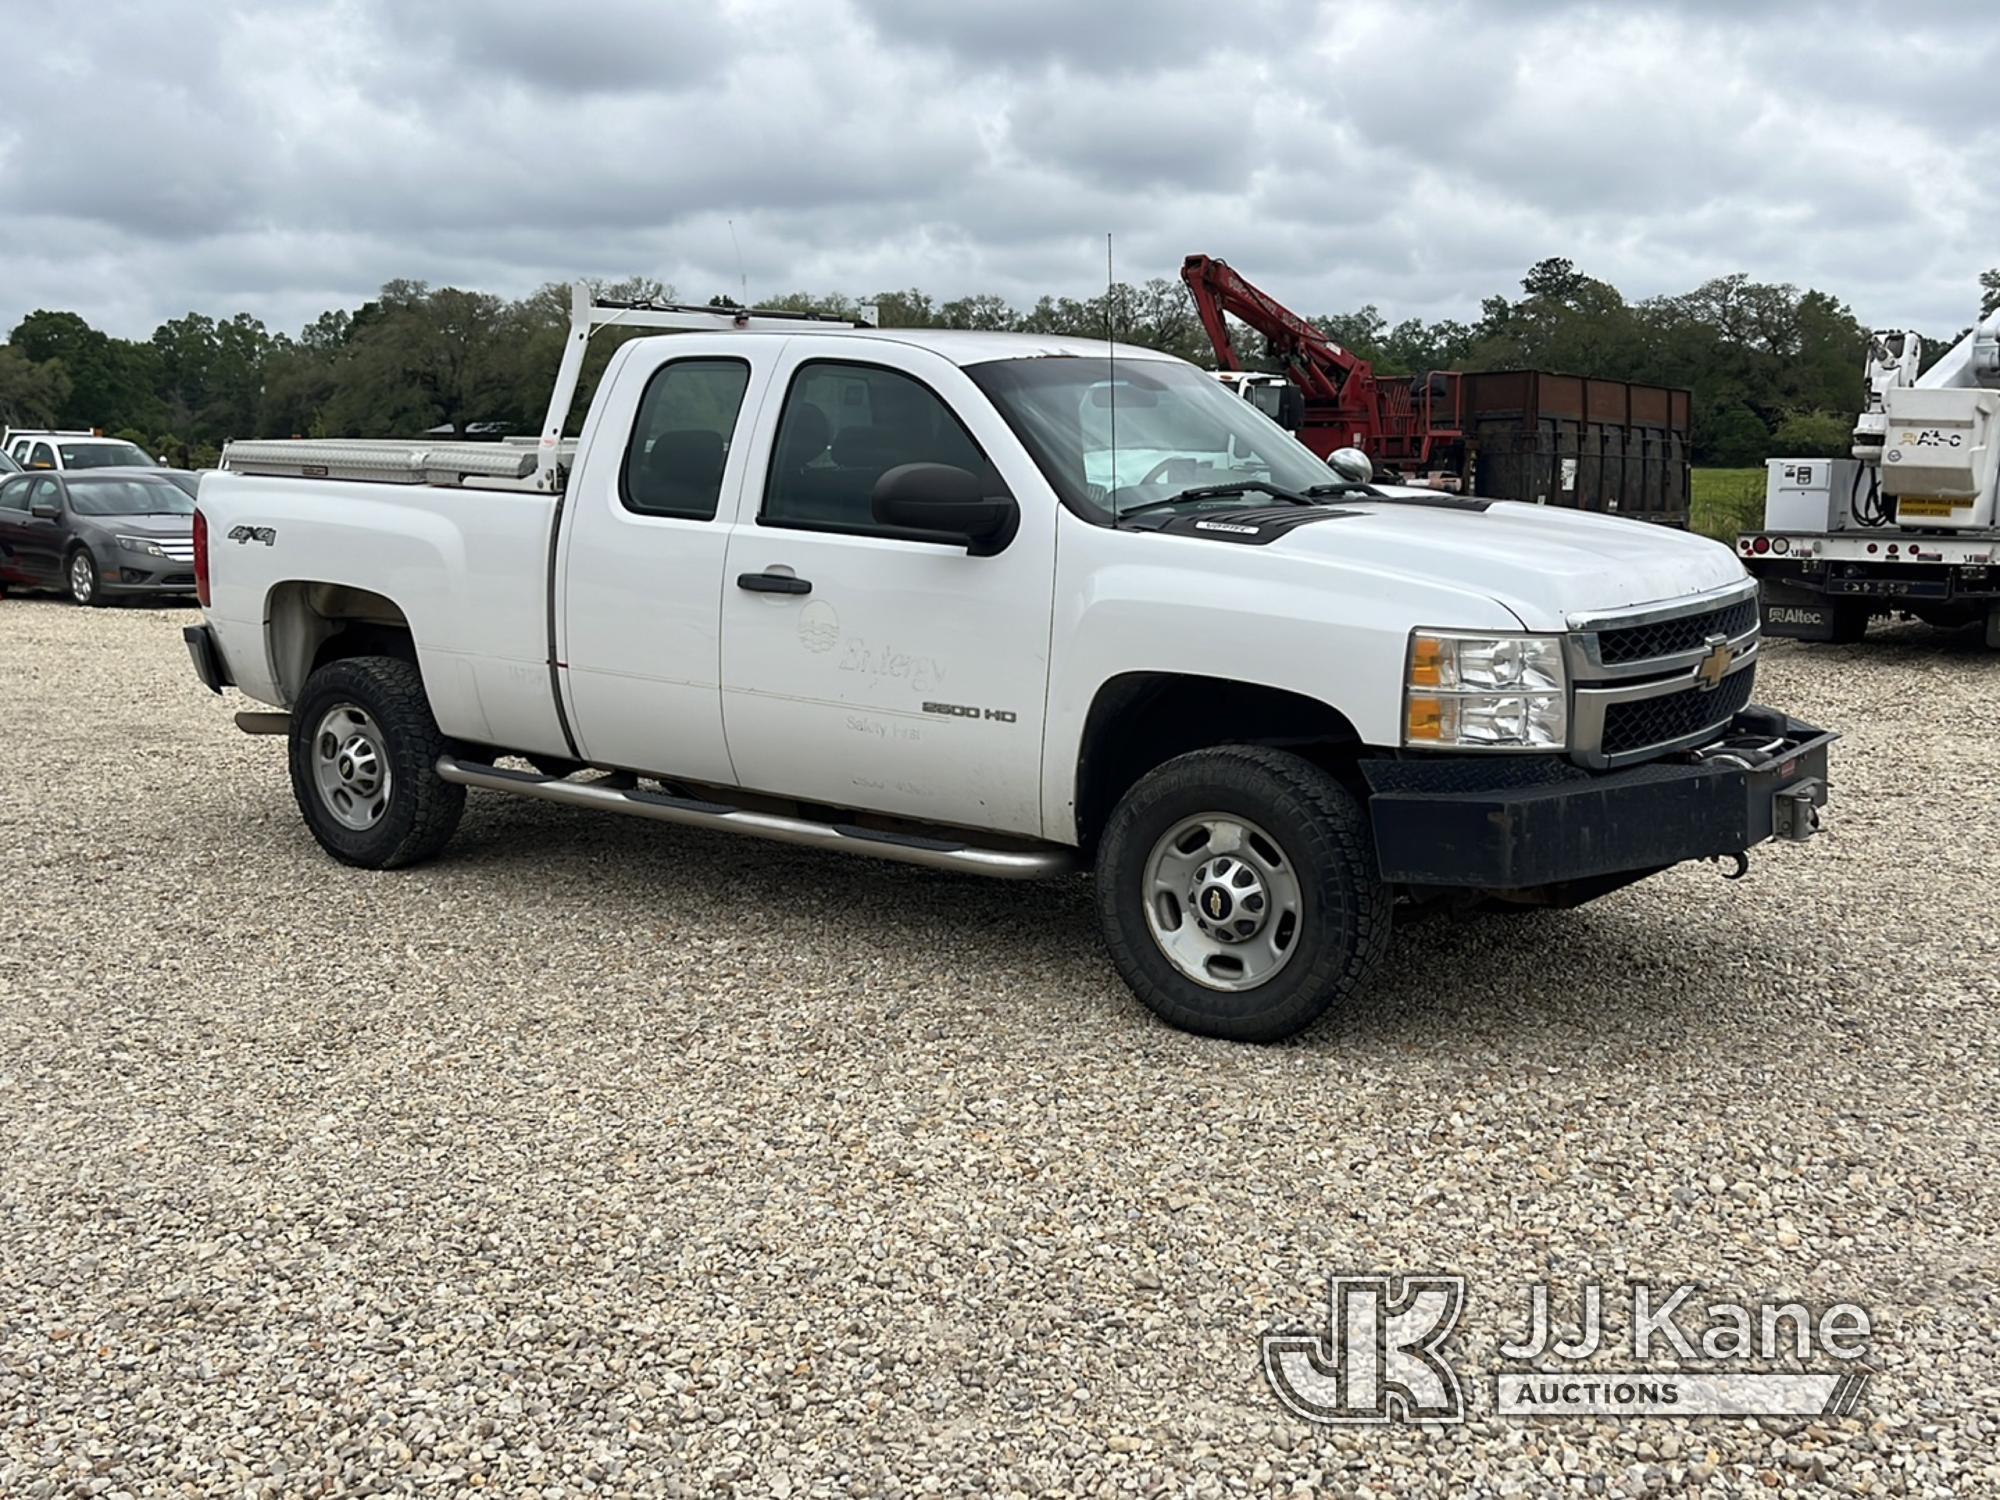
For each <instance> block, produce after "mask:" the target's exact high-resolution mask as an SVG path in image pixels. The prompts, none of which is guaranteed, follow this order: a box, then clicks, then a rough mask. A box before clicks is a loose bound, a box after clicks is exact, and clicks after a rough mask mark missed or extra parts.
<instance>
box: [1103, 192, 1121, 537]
mask: <svg viewBox="0 0 2000 1500" xmlns="http://www.w3.org/2000/svg"><path fill="white" fill-rule="evenodd" d="M1117 285H1118V282H1117V280H1116V279H1115V278H1114V276H1113V275H1112V270H1111V231H1110V230H1108V229H1107V230H1105V232H1104V368H1105V373H1106V378H1107V380H1108V382H1109V383H1108V386H1107V389H1108V390H1109V391H1110V394H1111V401H1110V406H1111V493H1112V494H1113V495H1115V494H1117V493H1118V335H1117V330H1116V325H1115V324H1114V322H1113V321H1112V312H1111V303H1112V295H1113V288H1115V287H1116V286H1117ZM1107 498H1109V497H1107ZM1112 509H1113V513H1114V516H1115V514H1116V510H1117V506H1116V503H1115V502H1114V503H1113V506H1112Z"/></svg>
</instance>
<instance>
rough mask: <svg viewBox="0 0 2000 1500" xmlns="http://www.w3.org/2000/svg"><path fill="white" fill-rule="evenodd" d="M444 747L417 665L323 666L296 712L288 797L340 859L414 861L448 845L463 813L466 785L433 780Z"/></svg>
mask: <svg viewBox="0 0 2000 1500" xmlns="http://www.w3.org/2000/svg"><path fill="white" fill-rule="evenodd" d="M448 748H449V746H448V744H447V742H446V740H445V737H444V734H443V733H442V731H440V730H439V729H438V726H437V720H436V719H434V718H433V717H432V716H431V708H430V700H429V699H428V698H427V697H426V696H425V695H424V682H423V677H422V675H421V674H420V673H419V672H418V671H417V668H416V664H415V663H414V662H408V661H404V660H402V659H401V658H399V657H391V656H356V657H349V658H348V659H346V660H344V661H336V662H329V663H328V664H327V665H326V666H324V667H321V668H320V669H319V670H318V671H317V672H315V673H313V674H312V676H311V677H309V678H307V679H306V685H305V691H304V692H302V693H300V694H299V701H298V702H297V703H296V704H294V705H293V708H292V729H291V771H292V795H293V797H294V798H296V799H297V801H298V804H299V811H300V812H301V813H302V814H304V816H305V820H306V826H307V827H308V828H310V829H311V830H312V835H313V837H314V838H316V839H317V840H319V844H320V847H321V848H322V849H324V850H326V852H327V853H328V854H331V855H332V856H333V857H334V858H335V859H337V860H340V861H341V862H342V863H344V864H350V865H360V866H363V867H364V868H367V869H373V870H387V869H394V868H395V867H397V866H399V865H408V864H415V863H416V862H417V861H419V860H423V859H428V858H430V856H431V855H433V854H435V853H437V852H438V850H440V849H442V848H443V847H444V846H445V844H446V842H447V841H448V840H449V839H450V838H451V835H452V832H453V830H455V829H456V828H457V827H458V819H459V815H460V814H461V813H462V812H463V811H464V810H465V788H464V787H462V786H456V785H453V784H452V783H451V782H448V781H445V780H443V779H441V778H440V777H439V776H438V774H437V770H436V766H437V759H438V757H439V756H440V755H443V754H444V753H445V752H446V750H447V749H448Z"/></svg>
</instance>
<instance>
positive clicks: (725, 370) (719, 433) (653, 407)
mask: <svg viewBox="0 0 2000 1500" xmlns="http://www.w3.org/2000/svg"><path fill="white" fill-rule="evenodd" d="M749 383H750V366H749V365H748V364H746V363H744V362H743V361H742V360H740V359H677V360H674V361H673V362H672V363H670V364H665V365H662V366H660V368H659V369H658V370H656V371H655V372H654V374H653V378H652V379H651V380H649V381H647V382H646V391H645V394H644V395H642V396H641V397H640V398H639V415H638V417H637V418H636V419H635V420H634V421H633V424H632V441H631V442H630V443H629V444H628V445H627V446H626V449H625V463H624V467H623V468H622V469H621V470H620V471H619V475H618V497H619V499H621V500H622V501H624V503H625V508H626V509H627V510H631V511H636V512H638V513H639V514H640V515H642V516H679V517H682V518H683V519H687V520H694V521H712V520H714V519H715V510H716V504H717V502H718V501H719V500H720V498H721V496H722V471H723V469H724V467H725V466H726V465H727V464H728V462H729V444H730V442H731V440H732V439H733V438H734V436H735V433H736V416H737V413H738V411H740V410H741V408H742V406H743V391H744V388H745V387H746V386H748V385H749Z"/></svg>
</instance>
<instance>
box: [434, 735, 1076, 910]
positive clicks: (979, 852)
mask: <svg viewBox="0 0 2000 1500" xmlns="http://www.w3.org/2000/svg"><path fill="white" fill-rule="evenodd" d="M437 773H438V775H439V776H441V777H443V778H444V779H445V780H446V781H453V782H457V783H458V784H459V785H460V786H471V787H479V788H480V789H481V790H483V791H489V792H511V793H513V794H514V795H515V796H517V797H537V798H539V799H541V800H542V801H544V802H560V803H562V804H563V805H564V806H567V807H594V808H599V809H601V810H603V811H606V812H617V813H625V814H628V815H629V816H632V817H636V818H652V819H654V820H655V821H657V822H661V823H678V824H680V825H681V826H683V827H686V828H708V829H713V830H716V831H718V832H721V833H737V834H747V835H749V836H750V837H752V838H760V839H771V840H773V841H775V842H777V843H780V844H800V845H803V846H804V847H806V848H809V849H837V850H839V851H841V852H842V853H846V854H872V855H874V856H875V857H876V858H878V859H893V860H896V861H898V862H900V863H902V864H908V865H925V866H928V867H929V868H931V869H934V870H957V871H960V872H961V873H963V874H967V875H986V876H991V877H995V878H997V879H1000V880H1039V879H1043V878H1046V877H1048V876H1051V875H1066V874H1068V873H1069V872H1070V871H1072V870H1074V869H1075V868H1076V851H1075V850H1073V849H1064V848H1058V847H1053V846H1051V847H1049V848H1046V849H982V848H980V847H978V846H977V845H973V844H963V843H958V842H956V841H954V840H951V839H942V838H926V837H922V836H920V835H916V834H906V833H884V832H881V831H880V830H877V829H873V828H859V827H856V826H855V825H853V824H851V823H817V822H813V821H812V820H810V819H807V818H787V817H780V816H779V815H777V814H775V813H763V812H750V811H748V810H746V809H743V808H736V807H731V806H729V805H728V804H727V803H724V802H705V801H702V800H700V799H698V798H694V797H676V796H673V795H671V794H669V793H667V792H657V791H647V790H645V789H644V788H641V787H623V786H613V785H606V784H605V783H604V782H602V781H597V782H592V781H563V780H560V779H558V778H556V777H554V776H544V775H541V774H540V773H539V772H535V771H511V770H506V769H504V768H502V767H500V766H488V765H481V764H479V763H478V762H476V761H464V760H459V759H458V758H457V757H455V756H451V755H441V756H439V757H438V762H437Z"/></svg>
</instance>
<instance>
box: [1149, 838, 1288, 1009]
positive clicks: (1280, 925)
mask: <svg viewBox="0 0 2000 1500" xmlns="http://www.w3.org/2000/svg"><path fill="white" fill-rule="evenodd" d="M1145 897H1146V922H1147V925H1148V926H1149V927H1150V928H1151V929H1152V933H1153V941H1154V942H1156V943H1158V944H1159V946H1160V951H1161V952H1162V953H1164V954H1165V955H1166V956H1167V960H1168V962H1170V963H1172V964H1173V966H1174V967H1175V968H1176V969H1178V970H1180V971H1181V973H1183V974H1185V975H1186V976H1187V977H1188V978H1190V979H1192V980H1194V981H1195V983H1197V984H1201V985H1206V986H1207V987H1208V988H1210V989H1214V990H1251V989H1255V988H1256V987H1257V986H1258V985H1260V984H1265V983H1267V982H1269V980H1270V979H1271V978H1272V977H1273V976H1274V975H1276V974H1277V973H1278V971H1279V970H1280V969H1282V968H1284V966H1285V965H1286V964H1287V963H1289V962H1290V961H1291V957H1292V954H1293V953H1294V952H1296V951H1297V949H1298V946H1299V927H1300V924H1301V922H1302V920H1303V915H1304V910H1303V902H1302V900H1301V897H1300V887H1299V880H1298V875H1297V874H1296V872H1295V871H1294V870H1293V868H1292V862H1291V860H1290V859H1289V858H1288V857H1287V856H1286V854H1285V851H1284V850H1283V849H1282V848H1280V847H1279V845H1278V841H1277V840H1276V839H1274V838H1272V837H1271V836H1270V835H1269V834H1268V833H1266V832H1265V831H1264V830H1263V829H1261V828H1259V827H1258V826H1257V825H1256V824H1255V823H1250V822H1246V821H1245V820H1244V819H1242V818H1236V817H1231V816H1229V815H1227V814H1224V813H1202V814H1200V815H1199V816H1196V817H1192V818H1184V819H1182V820H1181V821H1180V822H1179V823H1176V824H1175V825H1174V826H1173V827H1172V828H1170V829H1168V830H1167V831H1166V833H1165V834H1164V835H1162V837H1161V838H1160V840H1159V842H1158V843H1156V844H1154V845H1153V852H1152V854H1151V855H1149V856H1148V857H1147V860H1146V875H1145Z"/></svg>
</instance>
